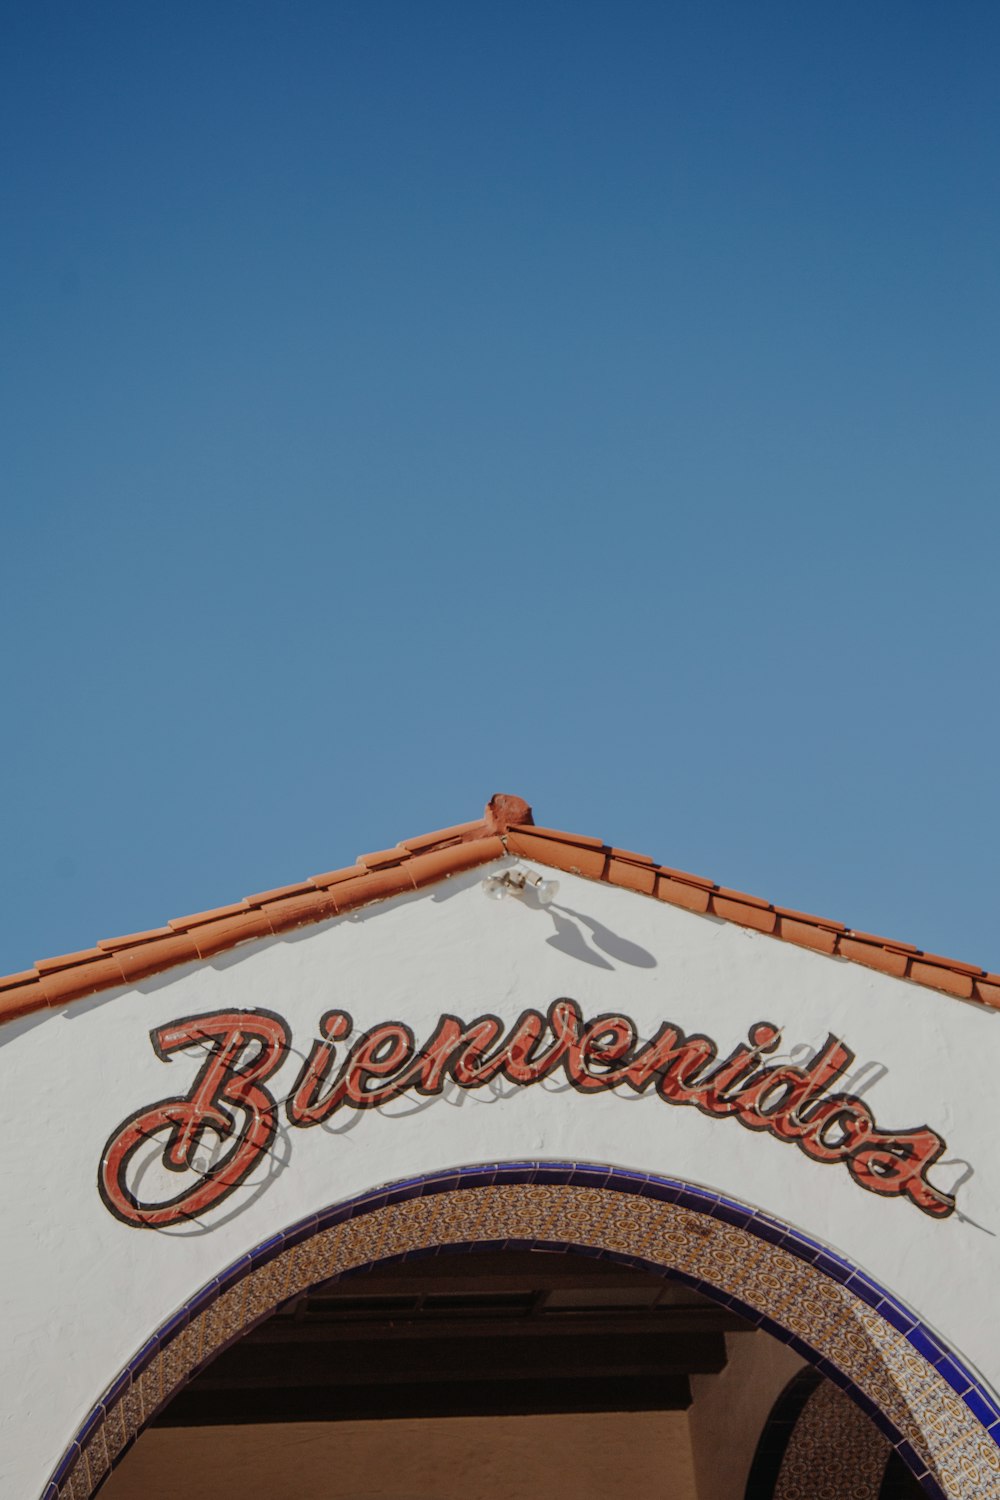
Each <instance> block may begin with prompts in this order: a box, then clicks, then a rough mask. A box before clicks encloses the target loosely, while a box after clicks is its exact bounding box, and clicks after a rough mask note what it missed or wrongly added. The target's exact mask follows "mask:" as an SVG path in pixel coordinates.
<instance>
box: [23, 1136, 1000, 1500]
mask: <svg viewBox="0 0 1000 1500" xmlns="http://www.w3.org/2000/svg"><path fill="white" fill-rule="evenodd" d="M472 1249H476V1250H479V1251H482V1250H484V1249H493V1250H529V1249H550V1250H562V1251H566V1252H572V1253H574V1254H576V1255H580V1256H590V1257H596V1258H598V1259H601V1260H608V1261H612V1262H615V1263H617V1264H619V1265H622V1266H630V1267H633V1268H635V1269H637V1270H654V1271H657V1272H659V1273H661V1274H662V1273H666V1274H668V1275H669V1276H670V1277H671V1278H672V1279H673V1280H675V1281H676V1282H679V1283H680V1284H682V1285H686V1286H688V1287H690V1288H691V1289H692V1290H694V1291H697V1292H698V1293H699V1294H701V1295H703V1296H705V1297H707V1298H710V1299H711V1300H712V1302H713V1303H715V1304H716V1305H719V1306H722V1307H723V1308H726V1309H728V1310H729V1311H731V1312H732V1313H734V1314H736V1315H737V1316H738V1317H740V1318H742V1319H744V1320H745V1321H746V1322H747V1323H748V1324H751V1325H752V1326H754V1327H757V1328H761V1329H763V1330H764V1331H765V1332H768V1333H770V1334H772V1335H773V1336H774V1337H776V1338H778V1339H779V1340H781V1341H782V1342H783V1343H785V1344H787V1345H789V1347H790V1348H791V1349H793V1350H794V1351H795V1352H796V1353H798V1354H800V1355H801V1357H802V1358H803V1359H805V1360H807V1361H808V1362H809V1364H810V1365H811V1366H813V1367H814V1368H815V1369H816V1370H817V1371H819V1372H820V1374H821V1375H823V1376H825V1377H826V1378H827V1380H828V1381H829V1382H831V1383H832V1385H833V1386H835V1387H837V1388H838V1389H839V1390H840V1391H841V1392H843V1393H844V1394H845V1396H846V1397H847V1398H849V1399H850V1400H851V1401H852V1402H854V1403H855V1404H856V1405H857V1406H858V1407H860V1408H861V1410H862V1411H863V1412H865V1413H866V1415H867V1416H869V1417H870V1418H871V1419H872V1421H873V1422H874V1423H875V1424H876V1426H877V1427H878V1428H879V1430H880V1431H881V1432H882V1433H883V1434H884V1436H885V1438H886V1440H887V1441H888V1442H889V1443H890V1444H891V1446H892V1449H893V1451H894V1453H895V1455H897V1459H898V1463H899V1464H902V1465H905V1467H906V1468H907V1469H908V1470H909V1472H910V1473H911V1474H912V1475H913V1476H914V1478H915V1480H916V1481H917V1482H918V1483H919V1485H920V1488H921V1490H922V1491H923V1492H924V1493H925V1494H929V1495H934V1496H946V1497H949V1500H950V1497H955V1500H960V1497H961V1500H964V1497H969V1500H972V1497H977V1500H978V1497H982V1496H986V1495H991V1494H1000V1448H998V1445H997V1439H998V1436H1000V1411H998V1409H997V1407H996V1405H995V1403H994V1402H993V1398H992V1397H991V1396H990V1394H989V1393H988V1392H986V1391H985V1390H984V1389H983V1388H982V1387H981V1385H980V1384H979V1383H978V1382H977V1381H976V1380H975V1378H974V1377H973V1376H972V1374H971V1373H970V1372H969V1371H968V1370H967V1369H965V1367H964V1366H963V1365H962V1364H961V1363H960V1362H959V1361H958V1360H957V1359H956V1358H955V1357H954V1356H953V1355H952V1354H950V1352H949V1351H948V1350H946V1349H945V1348H944V1347H943V1346H942V1345H941V1344H940V1343H938V1342H937V1341H936V1340H935V1339H934V1336H933V1334H932V1333H931V1332H930V1331H929V1330H927V1329H926V1328H923V1327H922V1326H921V1324H920V1323H919V1321H918V1320H917V1319H916V1318H915V1317H914V1316H913V1314H912V1313H910V1312H909V1311H908V1310H907V1309H906V1308H904V1307H902V1306H901V1305H900V1304H899V1303H898V1302H896V1301H895V1299H893V1297H892V1296H891V1295H890V1294H889V1293H888V1292H887V1291H886V1290H885V1289H883V1288H880V1287H878V1286H877V1285H876V1284H875V1283H874V1282H872V1281H871V1280H870V1279H869V1278H868V1277H866V1276H865V1275H864V1273H863V1272H862V1271H861V1270H860V1269H858V1268H857V1267H855V1266H852V1265H851V1264H850V1263H848V1262H847V1261H845V1260H843V1259H841V1258H840V1257H838V1256H836V1255H834V1254H832V1253H831V1252H830V1251H828V1250H827V1249H825V1248H824V1247H821V1246H818V1245H816V1244H814V1243H813V1242H811V1241H810V1240H808V1239H807V1238H806V1237H805V1236H803V1235H801V1234H799V1233H798V1232H797V1231H795V1230H794V1229H792V1228H791V1227H789V1226H787V1225H783V1224H780V1223H778V1222H776V1221H775V1220H773V1219H771V1218H769V1217H768V1216H765V1215H763V1214H760V1213H757V1212H755V1211H754V1210H753V1209H752V1208H751V1207H749V1206H748V1205H745V1204H740V1203H737V1202H734V1201H732V1200H727V1199H724V1198H721V1197H720V1196H719V1195H718V1194H713V1193H710V1192H707V1191H705V1190H704V1189H701V1188H698V1187H695V1186H693V1185H691V1184H688V1183H682V1182H678V1181H672V1180H670V1179H665V1178H653V1177H650V1176H648V1175H644V1174H634V1173H629V1172H625V1171H621V1170H618V1169H612V1168H609V1167H606V1166H582V1165H580V1164H575V1163H553V1162H548V1163H538V1162H521V1163H502V1164H496V1163H493V1164H487V1165H479V1166H472V1167H467V1168H464V1169H461V1170H458V1171H450V1172H445V1173H441V1174H439V1175H436V1176H429V1177H422V1178H419V1179H413V1180H409V1181H406V1182H401V1183H396V1184H393V1185H390V1186H389V1187H384V1188H380V1189H379V1190H377V1191H375V1192H372V1193H370V1194H368V1195H366V1196H364V1197H362V1198H358V1199H354V1200H352V1201H351V1202H348V1203H344V1204H340V1205H337V1206H336V1207H333V1208H331V1209H330V1210H329V1211H327V1212H325V1213H322V1214H319V1215H315V1216H312V1217H310V1218H309V1219H308V1220H306V1221H305V1222H303V1223H300V1224H298V1225H296V1226H294V1227H293V1228H292V1229H290V1230H288V1231H285V1232H283V1233H280V1234H278V1235H275V1236H274V1237H273V1238H272V1239H271V1240H269V1241H267V1242H266V1243H265V1244H262V1245H260V1246H259V1247H258V1248H257V1249H256V1250H255V1251H254V1252H253V1253H252V1254H250V1255H248V1256H245V1257H244V1258H243V1259H242V1260H240V1261H239V1262H238V1263H237V1264H236V1265H234V1266H233V1267H231V1268H230V1270H229V1271H228V1272H227V1273H226V1275H225V1276H223V1277H220V1278H218V1279H217V1280H216V1281H215V1282H213V1283H212V1285H211V1286H210V1287H207V1288H204V1289H202V1290H201V1291H200V1292H199V1293H198V1294H197V1296H195V1297H194V1298H192V1300H191V1302H190V1303H189V1304H188V1305H187V1306H186V1307H185V1308H183V1309H182V1310H181V1311H180V1312H179V1313H178V1314H176V1315H175V1317H174V1318H172V1319H171V1320H170V1322H169V1323H168V1324H167V1325H166V1326H165V1327H164V1328H162V1329H160V1330H159V1331H158V1332H157V1334H156V1335H155V1336H154V1337H153V1338H152V1339H150V1340H149V1341H148V1342H147V1344H146V1345H144V1346H143V1348H142V1349H141V1350H140V1351H139V1353H138V1354H137V1356H136V1357H135V1359H134V1360H133V1361H131V1362H130V1364H129V1366H128V1367H127V1369H126V1370H124V1371H123V1372H122V1373H121V1375H120V1376H119V1378H118V1379H117V1380H116V1381H115V1383H114V1385H113V1386H112V1387H111V1388H110V1389H109V1390H108V1391H107V1392H106V1393H105V1395H104V1397H103V1398H102V1400H101V1401H100V1402H99V1403H98V1405H97V1406H96V1407H95V1408H94V1410H93V1412H92V1413H91V1415H90V1417H89V1418H88V1420H87V1423H86V1424H85V1425H84V1427H83V1429H82V1430H81V1432H80V1433H79V1434H78V1435H77V1438H76V1440H75V1442H74V1443H73V1444H72V1445H71V1447H70V1449H69V1450H68V1451H67V1453H66V1454H65V1455H64V1456H63V1459H62V1460H61V1462H60V1464H59V1466H58V1468H57V1470H56V1472H55V1474H54V1475H53V1478H52V1481H51V1482H50V1484H49V1486H48V1488H47V1490H46V1492H45V1500H67V1497H72V1500H89V1497H90V1496H92V1495H94V1494H96V1492H97V1491H98V1489H99V1488H100V1487H101V1485H102V1484H103V1482H104V1480H105V1479H106V1478H107V1476H108V1474H109V1473H110V1472H111V1470H112V1468H113V1467H114V1466H115V1465H116V1464H117V1463H118V1462H119V1461H120V1459H121V1458H122V1457H123V1456H124V1454H125V1453H126V1452H127V1451H128V1449H129V1448H130V1447H131V1445H132V1444H133V1443H134V1442H135V1440H136V1438H137V1437H138V1436H139V1434H140V1433H141V1432H142V1431H143V1430H144V1429H145V1428H146V1426H147V1425H148V1424H149V1423H150V1422H151V1421H152V1420H153V1419H154V1418H155V1417H156V1416H157V1415H158V1414H159V1413H160V1412H161V1411H162V1410H163V1409H164V1408H165V1407H166V1405H167V1404H168V1402H170V1401H171V1400H172V1399H173V1397H174V1396H175V1395H176V1394H177V1393H178V1392H179V1391H180V1390H181V1389H182V1388H183V1387H184V1386H185V1385H186V1384H187V1383H188V1382H189V1381H191V1380H192V1379H193V1378H194V1377H195V1376H196V1375H197V1374H198V1372H199V1371H201V1370H203V1369H204V1368H205V1367H206V1366H207V1365H208V1364H209V1362H210V1361H211V1360H213V1359H214V1358H215V1357H216V1356H218V1355H219V1354H220V1353H222V1352H223V1351H224V1350H225V1349H226V1348H227V1347H228V1346H230V1345H232V1344H233V1343H235V1342H236V1341H237V1340H239V1339H240V1338H241V1337H242V1336H243V1335H244V1334H246V1333H247V1332H248V1331H249V1330H250V1329H252V1328H254V1327H255V1326H256V1325H257V1324H259V1323H261V1322H262V1321H263V1320H264V1319H266V1318H268V1317H270V1316H271V1315H272V1314H273V1313H274V1312H275V1311H276V1310H277V1309H278V1308H279V1307H281V1306H282V1305H283V1304H285V1303H287V1302H288V1301H289V1299H290V1298H292V1297H295V1296H298V1295H299V1294H301V1293H302V1292H304V1291H307V1290H308V1289H309V1288H312V1287H316V1286H318V1285H320V1284H322V1283H328V1282H330V1281H331V1280H333V1279H334V1278H346V1277H350V1276H351V1275H352V1273H357V1272H360V1271H363V1270H365V1269H367V1268H370V1267H372V1266H375V1265H379V1266H387V1265H390V1264H392V1263H393V1262H407V1263H408V1262H411V1261H415V1260H420V1259H423V1258H427V1257H433V1256H437V1255H439V1254H441V1253H442V1252H443V1251H447V1252H449V1253H454V1252H461V1251H463V1250H472Z"/></svg>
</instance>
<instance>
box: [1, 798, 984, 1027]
mask: <svg viewBox="0 0 1000 1500" xmlns="http://www.w3.org/2000/svg"><path fill="white" fill-rule="evenodd" d="M504 853H507V854H513V855H517V856H520V857H522V858H525V859H534V860H537V861H538V862H539V863H541V864H545V865H548V866H550V867H553V868H555V869H560V870H568V871H571V872H574V873H577V874H580V875H582V876H584V877H585V878H586V879H589V880H600V881H604V882H605V883H607V884H609V885H617V886H622V887H625V888H626V889H629V890H633V891H639V892H641V893H643V894H647V895H654V896H655V897H656V899H657V900H660V901H665V902H668V903H669V904H671V905H674V906H679V907H682V908H683V909H684V910H686V911H693V912H699V913H709V914H712V915H714V916H717V917H721V918H722V919H724V920H725V921H729V922H735V923H737V924H739V925H741V926H744V927H750V928H754V929H755V930H757V931H758V932H763V933H769V934H771V935H773V936H774V937H775V938H778V939H781V940H782V941H784V942H788V943H794V944H796V945H797V946H799V947H805V948H811V949H814V950H816V951H817V952H820V953H825V954H831V955H836V956H839V957H840V958H844V959H850V960H851V961H853V962H855V963H860V964H864V965H866V966H867V967H868V968H872V969H877V970H880V971H881V972H883V973H886V974H891V975H893V976H895V977H896V978H899V979H910V980H912V981H913V982H915V983H917V984H921V985H924V986H927V987H930V988H932V989H936V990H942V991H944V992H945V993H946V994H949V995H954V996H957V997H958V998H960V999H963V1000H967V999H975V1000H976V1001H977V1002H978V1003H980V1004H983V1005H988V1006H991V1007H993V1008H994V1009H998V1010H1000V975H998V974H987V973H986V972H985V971H984V970H982V969H979V968H976V967H975V965H973V964H967V963H960V962H958V961H957V960H955V959H948V958H941V957H940V956H939V955H937V954H931V953H923V952H922V951H921V950H920V949H919V948H915V947H914V946H913V945H912V943H900V942H896V941H895V940H894V939H892V938H880V937H876V936H874V935H873V934H872V933H867V932H857V931H853V930H851V929H849V928H846V927H844V925H843V924H842V923H841V922H834V921H831V920H830V919H829V918H826V917H814V916H811V915H810V914H808V913H806V912H799V911H793V910H791V909H789V908H787V907H775V906H772V905H771V904H770V903H769V902H767V901H765V900H763V899H762V898H761V897H759V896H748V895H746V894H745V893H744V892H742V891H733V890H730V889H728V887H724V886H718V885H716V884H715V883H714V882H713V881H711V880H706V879H704V878H703V877H702V876H700V875H690V874H688V873H686V872H685V871H683V870H673V869H671V868H669V866H666V865H654V863H653V861H652V860H650V859H649V858H648V856H646V855H644V854H632V853H630V852H629V851H627V850H623V849H615V848H609V847H608V846H607V845H606V844H603V843H602V842H601V840H600V839H594V838H586V837H581V836H580V835H578V834H571V833H560V832H558V831H557V830H556V829H552V828H536V827H535V826H534V824H533V822H532V818H531V808H530V807H529V806H528V804H527V803H526V802H524V801H523V800H522V799H521V798H520V797H509V796H503V795H501V796H496V797H493V798H492V799H491V801H490V802H489V803H488V805H487V807H486V811H485V813H484V815H483V817H482V818H480V819H478V820H477V821H475V822H471V823H456V824H453V825H452V826H451V827H450V828H442V829H439V830H438V831H437V833H428V834H423V835H421V836H420V837H418V838H412V839H407V840H406V841H405V842H404V843H402V844H398V845H397V846H396V847H395V848H394V849H384V850H380V851H377V852H376V853H375V854H366V855H364V856H363V857H362V859H361V860H359V861H358V862H357V863H356V864H354V865H350V866H348V867H347V868H346V869H341V870H330V871H328V872H327V873H326V874H325V875H314V876H312V878H311V879H309V880H307V881H303V882H301V883H299V884H295V885H286V886H279V887H277V888H276V889H275V890H271V891H262V892H260V893H259V894H258V895H256V896H250V897H247V898H246V899H245V900H243V901H237V902H235V903H234V904H233V905H231V906H218V907H215V908H214V909H213V910H212V911H203V912H195V913H194V914H193V915H192V916H189V917H178V918H174V919H173V920H172V921H170V922H168V923H167V925H166V926H165V927H159V928H151V929H150V930H149V931H147V932H136V933H132V934H131V935H130V936H127V937H121V938H106V939H103V940H102V941H101V942H100V943H99V944H98V945H97V946H96V947H95V948H85V949H83V950H82V951H80V952H78V953H66V954H63V955H61V956H60V957H57V958H47V959H40V960H39V962H38V963H36V964H35V966H34V968H32V969H28V970H24V971H22V972H21V973H18V974H8V975H7V976H6V978H0V1022H3V1021H10V1020H14V1019H16V1018H17V1017H20V1016H25V1015H30V1014H31V1013H32V1012H33V1011H37V1010H42V1009H45V1008H46V1007H51V1006H61V1005H64V1004H66V1003H67V1002H69V1001H72V1000H75V999H78V998H80V997H82V996H84V995H91V994H94V993H95V992H97V991H99V990H104V989H110V988H116V987H119V986H121V985H124V984H133V983H135V982H136V981H137V980H139V979H142V978H146V977H147V976H148V975H150V974H155V973H159V972H160V971H162V970H164V969H169V968H172V967H174V966H175V965H177V964H181V963H190V962H194V961H195V960H197V959H205V958H208V957H210V956H211V955H212V954H215V953H220V952H222V951H224V950H225V949H227V948H232V947H235V945H236V944H237V943H242V942H246V941H247V940H249V939H251V938H262V937H269V936H271V935H272V934H274V933H279V932H285V931H287V930H288V929H289V928H292V927H298V926H302V925H303V924H305V923H310V922H321V921H325V920H327V919H328V918H330V917H332V916H335V915H337V914H338V913H343V912H348V911H351V910H353V909H355V908H357V907H359V906H364V905H367V904H368V903H369V902H371V901H380V900H384V899H385V898H386V897H388V896H395V895H398V894H400V893H402V892H406V891H412V890H415V889H418V888H419V887H421V886H424V885H428V884H430V883H432V882H434V881H437V880H442V879H444V878H445V877H446V876H448V875H454V874H457V873H458V872H459V871H460V870H467V869H472V868H474V867H475V866H476V865H482V864H487V863H489V862H491V861H493V860H496V859H499V858H501V857H502V856H503V855H504Z"/></svg>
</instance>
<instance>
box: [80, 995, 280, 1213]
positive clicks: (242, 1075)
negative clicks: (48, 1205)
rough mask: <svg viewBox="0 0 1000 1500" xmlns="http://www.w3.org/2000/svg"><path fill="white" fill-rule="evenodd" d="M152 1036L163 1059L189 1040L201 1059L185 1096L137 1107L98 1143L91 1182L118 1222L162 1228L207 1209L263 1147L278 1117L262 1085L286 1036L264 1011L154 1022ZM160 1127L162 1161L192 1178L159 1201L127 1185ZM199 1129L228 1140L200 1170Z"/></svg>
mask: <svg viewBox="0 0 1000 1500" xmlns="http://www.w3.org/2000/svg"><path fill="white" fill-rule="evenodd" d="M151 1040H152V1043H153V1047H154V1048H155V1050H156V1053H157V1056H158V1057H160V1058H161V1059H162V1060H163V1061H164V1062H166V1061H167V1060H168V1059H169V1058H170V1057H171V1056H172V1055H173V1054H174V1053H175V1052H180V1051H182V1050H183V1049H184V1048H187V1047H192V1046H196V1045H198V1046H202V1047H204V1048H205V1050H206V1052H207V1056H206V1058H205V1061H204V1063H203V1064H202V1066H201V1070H200V1072H199V1073H198V1076H197V1078H196V1079H195V1081H194V1084H193V1086H192V1088H191V1090H190V1092H189V1093H187V1094H184V1095H181V1096H180V1097H179V1098H176V1099H164V1100H163V1101H162V1103H160V1104H154V1105H153V1106H152V1107H151V1108H149V1109H141V1110H139V1111H138V1112H137V1113H136V1114H134V1115H132V1116H131V1117H130V1118H129V1119H128V1120H126V1121H125V1123H124V1124H123V1125H121V1126H120V1127H119V1129H118V1130H117V1131H116V1132H115V1134H114V1135H113V1136H112V1137H111V1139H110V1140H109V1141H108V1143H107V1145H106V1146H105V1148H104V1152H103V1155H102V1158H101V1167H100V1173H99V1179H98V1182H99V1186H100V1191H101V1196H102V1198H103V1199H104V1202H105V1203H106V1204H107V1206H108V1208H109V1209H110V1210H111V1212H112V1213H113V1214H115V1215H116V1217H117V1218H119V1219H121V1220H122V1221H123V1222H124V1223H126V1224H134V1225H141V1226H144V1227H146V1228H164V1227H166V1226H168V1225H171V1224H178V1223H181V1222H182V1221H183V1220H186V1219H194V1218H197V1217H198V1216H199V1215H200V1214H203V1213H205V1212H206V1210H207V1209H209V1208H214V1207H215V1205H216V1204H217V1203H219V1202H221V1201H222V1199H224V1198H227V1197H228V1196H229V1194H230V1193H231V1192H233V1191H234V1189H236V1188H237V1187H239V1185H240V1183H241V1182H243V1181H245V1179H246V1178H247V1177H248V1176H249V1174H250V1172H251V1171H252V1170H253V1168H254V1167H255V1166H256V1164H257V1162H258V1161H259V1160H260V1158H261V1156H262V1155H263V1154H264V1152H265V1151H267V1149H268V1148H269V1146H270V1144H271V1142H272V1141H273V1139H274V1134H275V1130H276V1129H277V1118H276V1105H275V1101H274V1099H273V1098H272V1096H271V1094H270V1093H269V1092H268V1090H267V1089H266V1088H264V1082H265V1080H266V1079H267V1078H269V1077H270V1076H271V1074H272V1073H273V1072H274V1071H275V1069H276V1068H277V1067H278V1066H279V1065H280V1063H281V1062H282V1060H283V1058H284V1056H285V1053H286V1051H287V1049H288V1043H289V1037H288V1031H287V1029H286V1027H285V1023H284V1022H283V1021H282V1019H281V1017H280V1016H275V1015H272V1014H271V1013H270V1012H269V1011H219V1012H215V1013H213V1014H210V1015H205V1016H190V1017H188V1018H187V1019H185V1020H183V1021H175V1022H174V1023H173V1024H172V1025H170V1026H161V1027H160V1028H159V1029H158V1030H156V1031H154V1032H152V1033H151ZM164 1132H166V1137H165V1139H163V1140H162V1144H161V1158H160V1159H161V1162H162V1165H163V1166H164V1167H166V1168H167V1170H168V1171H171V1172H193V1173H194V1174H195V1180H194V1181H193V1182H188V1183H187V1184H185V1186H184V1187H183V1188H182V1189H181V1191H180V1192H179V1193H177V1194H176V1195H175V1196H174V1197H173V1198H171V1199H169V1200H168V1201H167V1202H166V1203H149V1202H146V1201H144V1200H143V1199H142V1198H140V1197H139V1196H138V1194H137V1192H136V1191H134V1190H133V1187H130V1186H129V1175H130V1168H131V1167H132V1166H133V1164H134V1161H135V1156H136V1153H137V1152H138V1151H139V1150H140V1149H141V1148H142V1147H143V1145H144V1144H145V1143H146V1142H148V1141H150V1140H153V1141H159V1140H160V1138H161V1137H162V1136H163V1134H164ZM206 1132H208V1133H210V1134H212V1135H214V1136H216V1137H217V1139H218V1140H219V1141H220V1142H221V1143H222V1144H225V1143H226V1142H229V1141H231V1142H232V1144H231V1145H230V1147H229V1149H228V1150H227V1151H226V1152H225V1153H224V1155H223V1156H222V1157H221V1159H220V1160H219V1161H217V1162H216V1163H215V1164H214V1165H212V1166H211V1167H210V1168H209V1169H208V1170H206V1171H201V1170H199V1169H198V1164H197V1162H196V1152H197V1150H198V1148H199V1146H200V1145H201V1143H202V1139H203V1137H204V1135H205V1134H206Z"/></svg>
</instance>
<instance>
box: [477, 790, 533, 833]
mask: <svg viewBox="0 0 1000 1500" xmlns="http://www.w3.org/2000/svg"><path fill="white" fill-rule="evenodd" d="M483 817H484V819H485V821H486V824H487V827H488V828H489V830H490V832H491V833H500V834H503V833H506V832H507V829H508V828H513V827H515V826H517V825H522V826H523V825H524V824H530V823H533V822H534V821H535V820H534V818H533V817H532V814H531V807H530V805H529V804H528V803H527V802H525V800H524V798H523V797H515V796H514V795H513V793H511V792H494V794H493V796H492V797H491V798H490V800H489V801H488V802H487V804H486V810H485V812H484V813H483Z"/></svg>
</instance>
